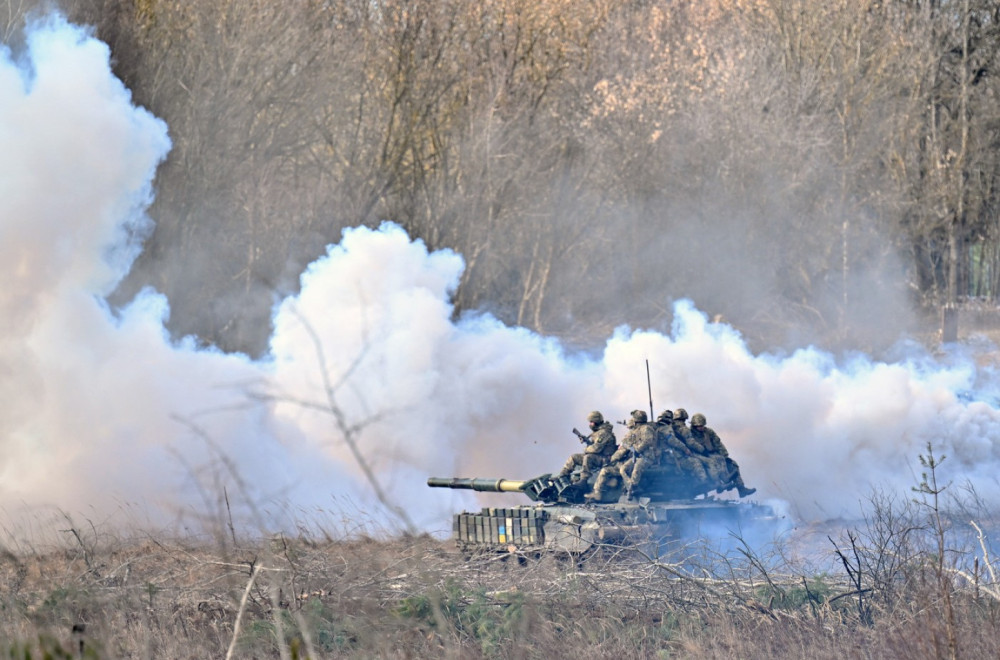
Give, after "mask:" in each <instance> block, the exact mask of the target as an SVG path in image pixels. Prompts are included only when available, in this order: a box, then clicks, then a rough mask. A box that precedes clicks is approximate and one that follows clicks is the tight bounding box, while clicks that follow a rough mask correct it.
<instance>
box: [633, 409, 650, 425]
mask: <svg viewBox="0 0 1000 660" xmlns="http://www.w3.org/2000/svg"><path fill="white" fill-rule="evenodd" d="M632 421H633V422H635V423H636V424H645V423H646V422H648V421H649V418H648V417H646V411H645V410H633V411H632Z"/></svg>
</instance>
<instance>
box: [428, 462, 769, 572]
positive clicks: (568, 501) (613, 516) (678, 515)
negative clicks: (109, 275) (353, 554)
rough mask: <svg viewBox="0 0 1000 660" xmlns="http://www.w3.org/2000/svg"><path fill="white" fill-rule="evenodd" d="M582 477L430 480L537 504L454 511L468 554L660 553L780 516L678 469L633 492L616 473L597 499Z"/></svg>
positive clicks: (655, 473)
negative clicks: (720, 494)
mask: <svg viewBox="0 0 1000 660" xmlns="http://www.w3.org/2000/svg"><path fill="white" fill-rule="evenodd" d="M579 477H580V475H579V472H574V474H572V475H570V476H568V477H562V476H553V475H552V474H543V475H540V476H537V477H534V478H533V479H527V480H524V481H515V480H509V479H484V478H471V479H468V478H441V477H431V478H429V479H428V480H427V485H428V486H430V487H432V488H453V489H463V490H473V491H479V492H488V493H520V494H523V495H525V496H526V497H527V498H528V499H529V500H531V501H532V502H533V503H534V504H521V505H516V506H511V507H484V508H483V509H482V510H481V511H478V512H461V513H456V514H455V515H454V517H453V524H452V531H453V536H454V539H455V541H456V543H457V545H458V546H459V548H460V549H462V550H463V551H465V552H468V553H471V552H479V551H486V552H506V553H523V554H540V553H543V552H564V553H569V554H570V555H573V556H577V557H582V556H585V555H588V554H590V553H592V552H594V551H595V550H597V549H608V548H610V549H619V548H635V549H639V550H641V551H643V552H645V553H647V554H650V555H652V556H657V555H660V554H662V553H663V552H664V551H666V549H667V548H669V546H670V544H671V543H672V542H676V541H679V540H686V539H694V538H727V537H730V536H731V535H732V534H736V535H739V536H742V535H743V533H744V532H745V530H747V529H749V528H751V527H753V528H757V527H758V526H759V524H760V523H762V522H764V523H767V522H768V521H772V520H774V519H775V513H774V511H773V510H772V509H771V507H769V506H766V505H762V504H758V503H750V502H737V501H734V500H727V499H721V498H716V497H712V496H708V495H707V494H706V491H708V490H709V489H710V485H709V484H705V483H700V482H697V481H695V480H693V479H691V478H690V476H689V475H687V474H685V473H684V472H683V471H682V470H681V469H680V468H678V467H676V466H671V465H667V466H662V467H657V468H654V469H651V470H649V471H648V472H647V473H646V474H645V475H644V476H643V479H642V481H641V483H639V484H636V486H635V488H634V490H633V492H632V493H631V494H630V496H629V495H627V494H626V491H625V485H624V484H623V483H622V479H621V477H612V479H611V480H610V481H609V482H608V488H607V489H606V490H605V491H604V496H603V497H602V498H600V500H592V499H588V498H587V497H586V495H587V494H588V493H590V492H592V488H593V484H594V481H595V479H596V475H592V476H590V477H589V478H588V479H581V478H579Z"/></svg>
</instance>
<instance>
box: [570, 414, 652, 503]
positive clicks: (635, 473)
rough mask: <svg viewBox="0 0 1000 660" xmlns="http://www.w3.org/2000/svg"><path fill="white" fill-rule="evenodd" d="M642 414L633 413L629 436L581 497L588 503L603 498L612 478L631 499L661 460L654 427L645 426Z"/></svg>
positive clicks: (629, 423) (644, 418)
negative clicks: (619, 483) (647, 471)
mask: <svg viewBox="0 0 1000 660" xmlns="http://www.w3.org/2000/svg"><path fill="white" fill-rule="evenodd" d="M647 421H648V418H647V417H646V413H645V411H643V410H633V411H632V416H631V418H630V419H629V421H628V429H629V430H628V433H626V434H625V437H624V438H622V443H621V446H619V447H618V450H617V451H615V453H614V454H613V455H612V456H611V459H610V461H609V464H608V465H606V466H605V467H604V468H602V469H601V471H600V473H599V474H598V475H597V481H596V482H594V490H593V492H591V493H587V494H586V495H584V497H585V498H587V499H591V500H600V499H603V498H604V490H605V488H606V485H607V482H608V480H609V479H610V478H611V477H612V476H620V477H621V479H622V481H623V482H624V484H625V495H626V497H628V498H629V499H631V498H632V491H633V490H634V489H635V486H636V484H638V483H639V482H640V481H641V480H642V474H643V472H645V470H646V468H649V467H652V466H654V465H656V464H657V463H658V462H659V460H660V446H659V434H658V433H657V431H656V426H655V425H653V424H649V423H647Z"/></svg>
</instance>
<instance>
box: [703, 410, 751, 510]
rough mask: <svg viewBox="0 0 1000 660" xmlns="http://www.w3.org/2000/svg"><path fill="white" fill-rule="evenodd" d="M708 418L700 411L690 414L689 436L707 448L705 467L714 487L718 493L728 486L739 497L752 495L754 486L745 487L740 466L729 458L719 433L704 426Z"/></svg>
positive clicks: (727, 488)
mask: <svg viewBox="0 0 1000 660" xmlns="http://www.w3.org/2000/svg"><path fill="white" fill-rule="evenodd" d="M707 423H708V420H707V419H705V416H704V415H702V414H701V413H695V414H694V415H692V416H691V436H692V438H694V440H695V441H696V442H698V443H699V444H701V445H703V446H705V447H706V448H707V450H708V451H707V454H706V459H705V463H706V465H705V467H706V468H707V470H708V473H709V476H710V477H712V479H714V480H715V481H716V483H718V484H719V486H718V487H717V488H716V490H717V491H719V492H720V493H721V492H723V491H726V490H729V489H730V488H735V489H736V491H737V492H738V493H739V495H740V497H746V496H747V495H753V494H754V493H756V492H757V489H756V488H747V487H746V485H745V484H744V483H743V477H742V476H741V475H740V466H739V465H737V464H736V461H734V460H733V459H731V458H729V452H728V451H727V450H726V447H725V445H723V444H722V439H721V438H719V434H718V433H716V432H715V431H713V430H712V429H711V428H709V427H708V426H706V424H707Z"/></svg>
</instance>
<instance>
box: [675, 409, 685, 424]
mask: <svg viewBox="0 0 1000 660" xmlns="http://www.w3.org/2000/svg"><path fill="white" fill-rule="evenodd" d="M687 418H688V411H686V410H684V409H683V408H678V409H677V410H675V411H674V421H675V422H683V421H684V420H685V419H687Z"/></svg>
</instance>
